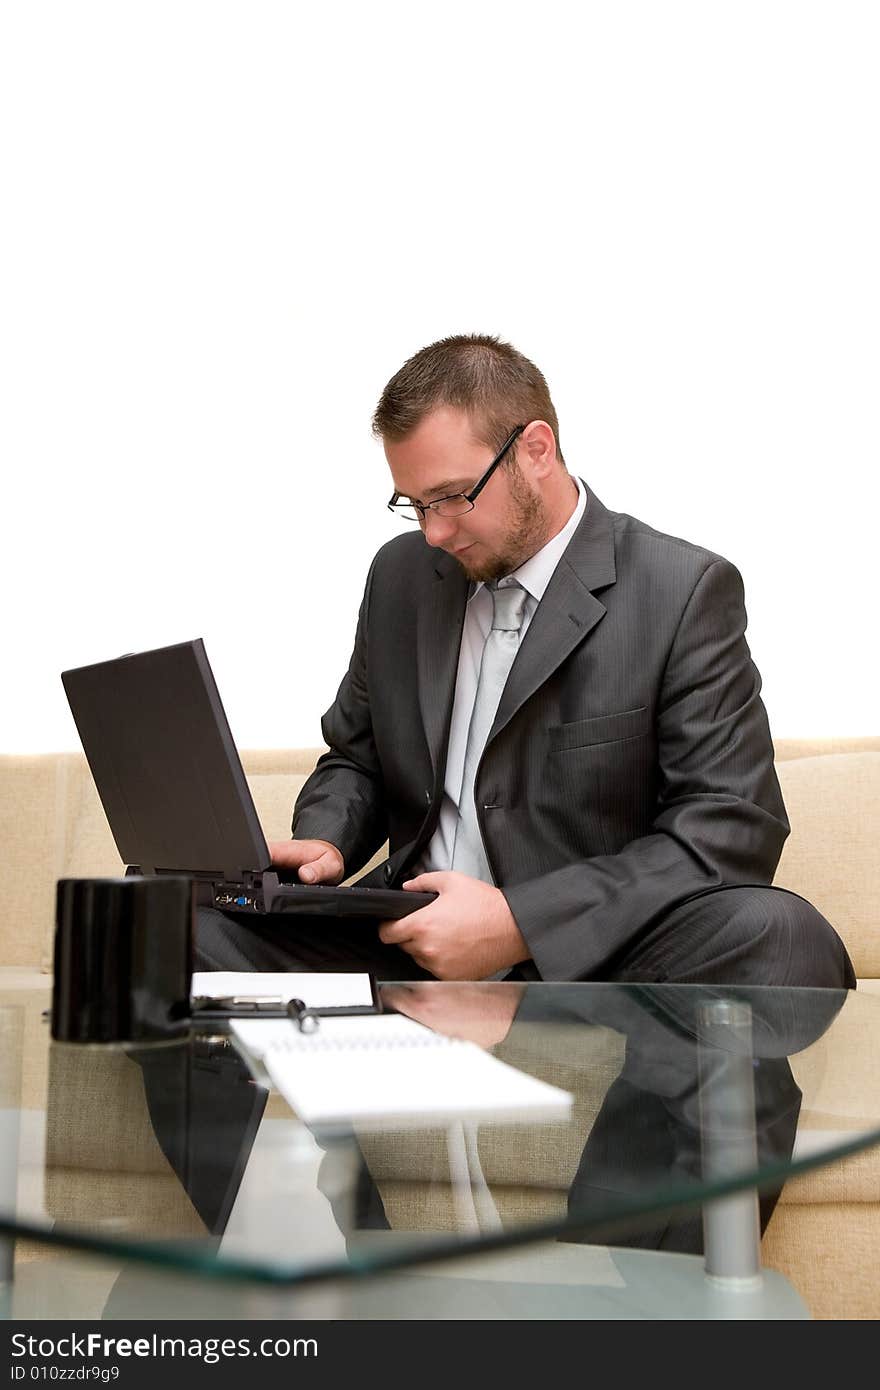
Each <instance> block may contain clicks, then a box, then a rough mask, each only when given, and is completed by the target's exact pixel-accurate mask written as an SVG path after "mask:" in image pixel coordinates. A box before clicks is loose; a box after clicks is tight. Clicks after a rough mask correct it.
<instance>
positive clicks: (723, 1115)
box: [0, 971, 880, 1320]
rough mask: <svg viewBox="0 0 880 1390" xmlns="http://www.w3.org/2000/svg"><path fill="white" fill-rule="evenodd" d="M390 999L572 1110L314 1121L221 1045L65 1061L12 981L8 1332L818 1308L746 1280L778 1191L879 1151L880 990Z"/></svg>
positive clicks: (8, 1011)
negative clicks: (14, 1321)
mask: <svg viewBox="0 0 880 1390" xmlns="http://www.w3.org/2000/svg"><path fill="white" fill-rule="evenodd" d="M381 994H382V999H383V1004H384V1007H385V1008H386V1010H394V1011H397V1012H400V1013H405V1014H408V1015H409V1016H411V1017H413V1018H415V1019H417V1020H418V1021H420V1022H423V1023H426V1024H427V1025H428V1026H429V1027H430V1028H432V1029H434V1030H436V1031H437V1032H440V1033H446V1034H448V1035H450V1036H454V1037H461V1038H467V1039H469V1040H470V1041H471V1042H473V1043H475V1044H477V1045H478V1046H479V1047H481V1048H484V1049H488V1050H491V1052H493V1053H494V1055H495V1056H497V1057H498V1058H500V1059H502V1060H504V1061H506V1062H507V1063H508V1064H509V1065H512V1066H513V1067H515V1068H517V1069H519V1070H521V1071H524V1072H527V1073H530V1074H531V1075H533V1076H535V1077H538V1078H540V1079H542V1080H544V1081H546V1082H549V1083H551V1084H552V1085H553V1086H556V1087H559V1088H561V1089H562V1090H563V1091H565V1092H566V1093H568V1095H570V1097H571V1106H570V1110H569V1111H568V1113H567V1115H566V1116H565V1117H563V1118H560V1117H559V1116H558V1115H557V1116H555V1117H553V1118H550V1119H548V1118H541V1117H539V1118H537V1119H531V1118H529V1116H527V1115H522V1116H517V1115H509V1116H506V1117H505V1118H504V1120H503V1121H500V1120H498V1119H497V1117H494V1118H492V1119H489V1120H487V1121H485V1122H483V1121H481V1119H480V1117H479V1115H476V1116H475V1115H473V1114H468V1115H463V1116H462V1118H461V1119H457V1118H456V1117H455V1116H454V1115H453V1116H452V1117H447V1118H446V1120H445V1121H444V1123H442V1124H440V1123H438V1122H436V1121H434V1122H432V1121H431V1120H430V1118H427V1119H425V1118H423V1117H420V1115H419V1114H418V1113H416V1114H414V1115H412V1116H410V1117H409V1118H408V1121H407V1123H406V1124H405V1125H403V1124H402V1123H401V1122H400V1120H399V1118H398V1119H397V1120H396V1121H395V1123H394V1124H393V1125H389V1126H386V1127H383V1126H382V1125H381V1124H378V1125H377V1124H375V1123H374V1124H373V1125H370V1126H360V1125H358V1124H345V1123H342V1124H335V1125H333V1126H324V1127H321V1126H312V1127H311V1128H310V1127H309V1126H307V1125H305V1124H303V1123H302V1122H301V1121H300V1120H299V1119H298V1118H297V1116H296V1115H295V1114H294V1113H293V1111H292V1110H291V1109H290V1107H289V1106H288V1105H287V1104H286V1103H285V1101H284V1100H283V1098H282V1097H281V1096H280V1095H279V1094H278V1093H277V1092H275V1091H273V1090H272V1089H271V1088H270V1087H267V1086H266V1085H265V1084H261V1079H260V1076H259V1071H258V1069H256V1068H255V1067H254V1065H253V1064H252V1063H248V1062H247V1061H246V1060H245V1058H244V1057H243V1056H242V1055H241V1053H240V1052H239V1051H238V1050H237V1048H236V1047H235V1046H234V1044H233V1042H232V1041H231V1039H230V1037H229V1036H228V1034H227V1033H226V1032H225V1031H224V1030H223V1028H222V1026H219V1027H218V1025H216V1024H215V1025H203V1026H202V1029H201V1030H200V1031H197V1032H195V1031H194V1032H192V1033H190V1034H189V1035H188V1036H186V1037H184V1038H181V1039H178V1040H176V1041H173V1042H167V1043H155V1044H150V1045H142V1044H139V1045H125V1046H123V1045H103V1046H93V1045H75V1044H62V1043H55V1042H52V1040H51V1038H50V1034H49V1024H48V1018H47V1014H48V1007H49V1003H50V992H49V988H48V982H47V986H46V988H45V989H37V988H26V989H23V988H15V987H14V986H13V982H12V981H11V980H10V978H9V977H8V976H7V978H5V979H4V973H3V972H2V971H0V1032H2V1049H0V1059H2V1061H0V1235H2V1237H3V1250H2V1258H3V1270H2V1275H3V1287H4V1290H5V1312H6V1315H7V1316H11V1317H13V1318H28V1319H30V1318H73V1317H91V1318H96V1317H104V1318H127V1319H131V1318H148V1317H149V1318H169V1317H188V1318H215V1317H216V1318H227V1317H231V1316H234V1317H236V1318H257V1317H260V1318H262V1317H265V1318H279V1317H286V1318H289V1317H296V1318H328V1319H329V1318H332V1319H340V1318H349V1319H360V1318H364V1319H366V1318H375V1319H388V1318H397V1319H400V1318H418V1319H425V1318H436V1319H442V1318H455V1319H463V1318H467V1319H474V1318H493V1319H524V1318H531V1319H538V1318H548V1319H555V1320H558V1319H569V1318H570V1319H589V1318H603V1319H608V1318H689V1319H693V1318H700V1317H710V1318H719V1317H725V1318H726V1317H733V1318H737V1317H741V1318H798V1317H807V1316H809V1315H810V1314H809V1310H808V1308H807V1306H806V1304H805V1302H804V1300H803V1299H802V1297H801V1296H800V1294H799V1291H798V1290H797V1289H796V1288H795V1287H793V1285H792V1283H791V1282H790V1281H789V1280H787V1279H786V1278H784V1277H783V1276H782V1275H781V1274H779V1273H777V1272H775V1271H774V1270H770V1269H766V1268H762V1265H761V1253H760V1233H761V1231H762V1230H763V1229H765V1228H766V1226H767V1224H768V1222H770V1220H771V1217H772V1214H773V1212H774V1208H775V1207H776V1204H777V1203H778V1201H779V1199H780V1195H781V1193H782V1192H783V1189H784V1188H785V1186H786V1184H787V1183H788V1182H789V1181H792V1180H794V1179H795V1178H797V1177H798V1175H799V1174H803V1173H806V1172H808V1171H809V1170H811V1169H826V1170H827V1169H829V1168H831V1167H832V1166H833V1165H839V1164H842V1163H844V1161H845V1160H847V1158H848V1156H849V1155H852V1154H856V1153H862V1154H865V1153H866V1152H867V1151H869V1150H870V1149H871V1148H872V1147H873V1146H876V1145H878V1144H880V1082H878V1081H877V1079H876V1077H877V1069H876V1068H875V1067H871V1066H870V1065H865V1066H863V1067H862V1072H860V1073H859V1081H858V1090H857V1103H856V1104H853V1097H852V1095H851V1094H849V1093H848V1091H847V1084H848V1083H847V1078H848V1077H850V1076H851V1075H852V1071H853V1063H854V1062H855V1061H856V1060H857V1054H858V1053H860V1052H861V1053H863V1055H864V1056H865V1057H869V1056H870V1052H871V1049H872V1047H874V1046H875V1045H876V1042H877V1040H878V1038H880V996H876V995H874V996H871V995H861V994H859V993H846V992H845V991H829V990H805V989H797V990H785V989H769V988H764V989H745V988H730V989H721V988H717V987H700V986H683V985H676V986H662V985H658V986H619V985H600V984H553V985H544V984H528V985H520V984H509V983H503V982H499V983H487V984H440V983H436V984H434V983H431V984H418V985H413V984H407V985H387V986H384V987H383V988H382V991H381ZM291 1026H293V1025H291ZM211 1030H213V1031H211ZM862 1073H863V1075H862ZM841 1078H842V1080H841ZM262 1080H263V1081H264V1080H265V1078H262ZM877 1157H878V1160H880V1156H877ZM878 1171H880V1163H878ZM865 1277H866V1278H868V1279H873V1278H874V1275H873V1274H872V1272H871V1271H870V1270H867V1271H866V1272H865Z"/></svg>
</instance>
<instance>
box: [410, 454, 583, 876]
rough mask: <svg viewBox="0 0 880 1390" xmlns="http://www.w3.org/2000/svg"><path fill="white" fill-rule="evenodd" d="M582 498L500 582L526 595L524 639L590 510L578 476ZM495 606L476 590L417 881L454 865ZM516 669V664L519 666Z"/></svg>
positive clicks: (467, 617) (480, 588) (487, 595)
mask: <svg viewBox="0 0 880 1390" xmlns="http://www.w3.org/2000/svg"><path fill="white" fill-rule="evenodd" d="M574 481H575V483H576V484H577V490H578V500H577V505H576V506H575V509H574V511H573V512H572V514H571V516H570V517H569V519H568V521H567V522H566V523H565V525H564V526H563V528H562V530H561V531H559V532H558V533H557V535H555V536H554V537H553V538H552V540H549V541H548V542H547V544H546V545H545V546H542V548H541V549H540V550H539V551H538V552H537V554H535V555H532V556H531V558H530V559H528V560H526V562H525V564H522V565H520V567H519V569H518V570H514V572H513V574H510V575H507V576H506V577H505V578H504V579H500V580H499V581H498V584H499V587H501V586H503V585H505V584H513V583H516V584H521V585H522V587H523V588H524V589H525V591H526V603H525V610H524V613H523V621H522V627H521V628H520V641H522V640H523V638H524V637H525V635H526V632H527V630H528V626H529V623H530V622H531V621H532V618H533V617H534V614H535V609H536V608H537V607H538V604H539V603H540V602H541V599H542V598H543V597H544V591H545V589H546V588H547V585H548V584H549V583H550V580H551V578H552V577H553V571H554V570H555V569H556V566H557V565H558V564H559V561H560V559H561V558H562V552H563V551H564V550H565V548H566V546H567V545H568V543H569V541H570V540H571V538H572V536H573V535H574V533H575V531H576V529H577V527H578V524H579V523H580V520H581V517H582V516H583V514H584V512H585V510H586V506H587V494H586V490H585V488H584V486H583V484H582V483H581V482H580V480H579V479H578V478H575V479H574ZM493 608H494V605H493V603H492V595H491V594H490V593H489V590H488V589H487V588H486V585H485V584H483V583H479V584H476V585H474V586H473V592H472V593H471V595H470V597H469V598H468V602H467V612H466V614H465V619H464V629H463V631H462V634H461V647H460V649H459V654H458V674H457V676H456V678H455V698H454V701H453V705H452V724H451V726H450V730H449V752H448V755H447V758H446V783H445V786H444V789H443V804H442V806H441V808H440V819H439V821H438V823H437V829H436V830H435V831H434V834H433V835H432V836H431V839H430V840H429V842H428V845H427V847H426V849H425V852H424V854H423V855H422V857H421V859H420V860H419V861H418V862H417V863H416V864H414V865H413V868H412V877H415V875H416V874H417V873H431V872H434V871H436V870H439V869H449V868H451V866H452V850H453V846H454V845H455V828H456V825H457V822H458V801H459V797H460V796H461V780H462V775H463V772H464V757H465V750H466V748H467V737H468V729H469V728H470V723H471V713H472V712H473V708H474V699H475V698H476V693H477V681H478V680H479V676H480V662H481V660H482V657H483V647H484V646H485V644H486V638H487V637H488V635H489V632H490V630H491V627H492V613H493ZM514 665H516V663H515V662H514Z"/></svg>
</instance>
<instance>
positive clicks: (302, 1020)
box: [287, 999, 318, 1033]
mask: <svg viewBox="0 0 880 1390" xmlns="http://www.w3.org/2000/svg"><path fill="white" fill-rule="evenodd" d="M287 1014H288V1017H289V1018H290V1019H291V1020H292V1022H293V1023H295V1024H296V1025H297V1027H298V1028H299V1031H300V1032H301V1033H315V1032H317V1029H318V1014H317V1011H316V1010H315V1009H307V1008H306V1006H305V1004H304V1003H303V1001H302V1000H301V999H290V1000H288V1004H287Z"/></svg>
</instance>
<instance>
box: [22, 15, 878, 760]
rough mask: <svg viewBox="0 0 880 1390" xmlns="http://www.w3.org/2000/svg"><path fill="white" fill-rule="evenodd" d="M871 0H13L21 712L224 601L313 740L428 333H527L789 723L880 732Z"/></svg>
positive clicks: (221, 664) (258, 667) (253, 718)
mask: <svg viewBox="0 0 880 1390" xmlns="http://www.w3.org/2000/svg"><path fill="white" fill-rule="evenodd" d="M878 35H880V7H878V6H877V5H876V4H873V3H862V4H859V3H847V2H846V0H833V3H818V4H817V3H809V0H798V3H781V2H779V0H759V2H758V3H751V2H750V0H739V3H730V4H727V3H712V0H699V2H698V3H664V0H652V2H651V3H626V0H615V2H614V3H607V4H580V5H577V6H576V5H573V4H572V3H571V0H563V2H562V3H560V2H559V0H542V3H541V4H540V5H536V4H535V3H534V0H530V3H526V4H523V3H519V2H518V0H504V3H495V0H467V3H460V0H446V2H445V3H444V4H443V5H442V6H441V5H439V4H437V5H435V6H425V5H417V4H413V3H400V4H398V3H391V0H373V2H372V3H369V4H356V3H346V2H345V0H342V2H341V3H336V4H334V5H332V6H331V5H326V6H319V5H315V6H312V5H305V4H299V3H295V2H294V0H291V3H283V4H281V3H261V0H247V2H246V3H245V2H244V0H242V2H241V3H234V4H232V3H220V0H210V2H209V3H198V2H197V0H172V3H165V2H164V0H150V2H149V3H127V2H126V0H112V3H89V2H88V0H77V3H75V4H70V3H41V2H40V0H6V3H5V4H4V6H3V8H2V10H0V119H2V132H3V135H2V146H0V198H2V217H0V241H2V247H0V250H2V255H0V272H2V287H0V335H2V354H3V359H2V363H0V367H2V392H3V404H2V426H0V428H2V438H0V445H2V467H3V473H2V477H3V541H2V567H3V570H2V595H3V628H2V630H3V640H4V657H5V660H4V663H3V675H2V684H0V747H2V748H3V749H4V750H7V751H9V750H49V749H56V748H64V747H67V748H74V747H77V746H78V740H77V736H76V731H75V729H74V727H73V724H72V721H71V719H70V717H69V714H68V711H67V707H66V703H65V701H64V696H63V691H62V688H61V683H60V680H59V673H60V671H61V670H62V669H64V668H66V667H68V666H77V665H82V664H85V663H88V662H91V661H96V660H102V659H104V658H107V657H110V656H115V655H117V654H120V653H122V652H124V651H132V650H137V649H140V648H145V647H148V646H160V645H164V644H166V643H169V642H176V641H182V640H185V639H188V638H190V637H195V636H202V637H204V638H205V641H206V644H207V648H208V652H209V655H210V657H211V660H212V663H213V666H214V669H215V673H216V675H217V679H218V683H219V686H220V689H221V691H222V692H223V696H224V701H225V704H226V707H227V712H228V714H229V716H230V721H231V723H232V727H233V732H234V734H235V737H236V739H237V741H238V743H239V745H240V746H242V747H260V746H276V745H277V746H297V745H315V744H317V743H319V742H320V727H319V716H320V714H321V712H322V711H323V710H324V709H325V708H326V707H327V705H328V704H329V703H330V701H331V700H332V698H333V695H334V693H335V690H336V687H337V685H338V682H339V679H340V678H341V675H342V673H343V671H344V669H345V665H346V663H347V659H348V655H349V651H350V646H351V640H352V636H353V631H354V622H355V617H356V612H357V606H358V603H359V601H360V594H361V589H362V584H363V580H364V577H365V574H366V570H367V566H368V563H369V560H370V557H371V555H372V554H373V552H374V550H375V549H376V548H377V547H378V545H379V544H381V543H382V542H383V541H384V540H385V539H386V538H387V537H388V536H389V535H391V534H392V532H393V530H394V529H395V527H396V523H395V521H394V519H393V518H392V517H391V516H390V515H389V514H388V513H386V512H385V511H384V504H385V501H386V500H387V497H388V495H389V493H390V481H389V477H388V475H387V471H386V468H385V463H384V458H383V455H382V452H381V448H380V446H379V445H378V444H376V443H375V442H374V441H373V440H372V439H371V437H370V432H369V421H370V415H371V412H372V409H373V407H374V405H375V402H376V399H377V398H378V395H379V393H380V391H381V389H382V387H383V385H384V384H385V382H386V380H387V379H388V377H389V376H391V374H392V373H393V372H394V371H396V370H397V368H398V367H399V366H400V364H401V363H402V362H403V361H404V359H405V358H406V357H408V356H410V355H411V353H413V352H414V351H416V350H417V349H418V348H419V347H421V346H423V345H424V344H426V343H428V342H431V341H433V340H435V339H436V338H438V337H441V336H444V335H445V334H448V333H456V332H472V331H477V332H489V333H498V334H500V335H501V336H502V337H504V338H506V339H508V340H510V341H512V342H513V343H514V344H515V345H516V346H518V347H519V348H520V349H521V350H522V351H524V352H525V353H526V354H527V355H528V356H530V357H531V358H532V359H533V360H534V361H536V362H537V363H538V365H539V366H540V367H541V368H542V370H543V371H544V373H545V375H546V376H547V378H548V381H549V383H550V387H551V391H552V393H553V396H554V399H555V402H556V406H557V410H558V412H559V417H560V423H561V440H562V446H563V449H564V451H565V454H566V458H567V461H568V464H569V467H570V468H571V470H572V471H574V472H577V473H579V474H580V475H581V476H582V477H584V478H585V479H586V480H587V481H588V483H590V484H591V485H592V486H593V487H594V488H595V490H596V492H597V493H598V495H599V496H600V497H601V498H602V500H603V501H604V502H605V503H606V504H607V505H608V506H610V507H612V508H615V509H617V510H623V511H631V512H633V513H635V514H636V515H637V516H640V517H642V518H643V519H644V520H646V521H648V522H649V523H650V524H652V525H654V526H656V527H658V528H660V529H662V530H667V531H671V532H673V533H675V534H677V535H682V536H685V537H687V538H688V539H691V540H694V541H697V542H699V543H701V544H704V545H707V546H709V547H711V548H712V549H715V550H718V551H720V552H721V553H722V554H725V555H727V556H728V557H729V558H730V559H732V560H733V561H734V563H736V564H737V565H738V566H739V568H740V569H741V571H742V573H743V576H744V579H745V583H746V597H747V604H748V610H749V617H750V624H749V640H750V643H751V647H752V651H753V653H754V656H755V659H756V661H757V663H758V665H759V667H760V669H761V671H762V673H763V676H764V694H765V699H766V703H767V706H768V709H769V712H770V718H771V724H772V727H773V731H774V733H775V734H777V735H778V736H781V735H796V734H816V735H821V734H830V733H833V732H839V733H868V732H875V733H876V732H877V712H876V701H875V691H876V674H875V673H876V617H875V608H876V597H877V585H876V580H875V571H876V552H877V527H876V513H877V482H876V476H877V467H878V452H880V451H878V434H880V427H878V409H877V394H878V382H880V362H878V357H880V348H878V341H880V333H878V325H880V269H878V266H880V249H878V248H880V177H878V128H880V96H878V92H880V83H878V78H877V74H878V71H880V42H878Z"/></svg>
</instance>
